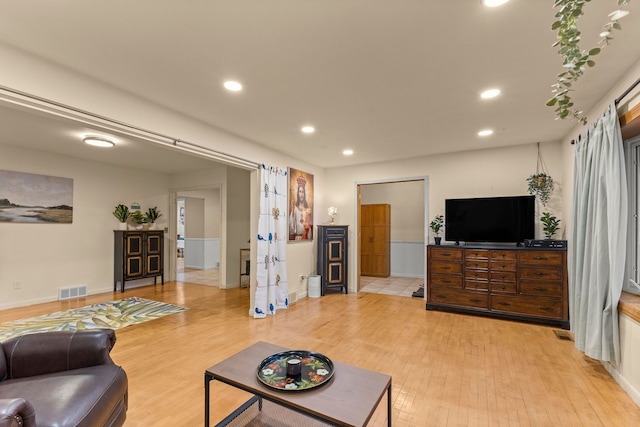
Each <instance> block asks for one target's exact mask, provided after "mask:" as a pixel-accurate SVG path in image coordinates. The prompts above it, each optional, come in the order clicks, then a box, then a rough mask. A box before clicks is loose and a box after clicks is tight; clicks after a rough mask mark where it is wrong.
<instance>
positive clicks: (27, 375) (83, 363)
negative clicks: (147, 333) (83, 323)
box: [0, 329, 128, 427]
mask: <svg viewBox="0 0 640 427" xmlns="http://www.w3.org/2000/svg"><path fill="white" fill-rule="evenodd" d="M115 342H116V335H115V332H114V331H113V330H111V329H92V330H83V331H77V332H71V331H61V332H44V333H37V334H30V335H23V336H21V337H16V338H12V339H10V340H7V341H4V342H2V343H0V347H1V349H0V350H1V351H0V427H30V426H38V427H71V426H74V427H75V426H82V427H89V426H91V427H94V426H105V427H106V426H122V425H123V424H124V421H125V418H126V412H127V397H128V395H127V390H128V382H127V375H126V374H125V372H124V370H123V369H122V368H121V367H119V366H116V365H115V364H114V363H113V360H112V359H111V356H110V355H109V352H110V351H111V349H112V348H113V346H114V344H115Z"/></svg>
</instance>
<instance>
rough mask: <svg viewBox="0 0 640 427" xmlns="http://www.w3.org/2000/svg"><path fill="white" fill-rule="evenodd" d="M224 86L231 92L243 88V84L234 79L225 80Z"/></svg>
mask: <svg viewBox="0 0 640 427" xmlns="http://www.w3.org/2000/svg"><path fill="white" fill-rule="evenodd" d="M224 88H225V89H227V90H228V91H231V92H240V91H241V90H242V84H241V83H240V82H236V81H234V80H227V81H226V82H224Z"/></svg>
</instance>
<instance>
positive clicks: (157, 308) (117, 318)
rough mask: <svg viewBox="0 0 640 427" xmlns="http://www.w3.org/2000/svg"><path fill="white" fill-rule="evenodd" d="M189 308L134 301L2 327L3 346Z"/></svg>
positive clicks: (144, 319)
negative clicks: (40, 334)
mask: <svg viewBox="0 0 640 427" xmlns="http://www.w3.org/2000/svg"><path fill="white" fill-rule="evenodd" d="M185 310H188V308H185V307H180V306H177V305H172V304H166V303H163V302H158V301H151V300H148V299H144V298H138V297H131V298H125V299H121V300H118V301H110V302H104V303H100V304H93V305H88V306H86V307H81V308H74V309H71V310H65V311H58V312H56V313H51V314H46V315H44V316H38V317H31V318H28V319H22V320H14V321H12V322H5V323H0V342H2V341H6V340H8V339H9V338H13V337H17V336H20V335H26V334H33V333H36V332H49V331H76V330H80V329H96V328H110V329H119V328H124V327H125V326H130V325H135V324H137V323H142V322H147V321H149V320H153V319H158V318H160V317H164V316H168V315H170V314H175V313H179V312H181V311H185Z"/></svg>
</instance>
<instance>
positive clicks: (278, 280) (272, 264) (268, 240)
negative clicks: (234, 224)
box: [253, 165, 289, 318]
mask: <svg viewBox="0 0 640 427" xmlns="http://www.w3.org/2000/svg"><path fill="white" fill-rule="evenodd" d="M257 246H258V250H257V252H258V253H257V260H256V282H257V284H256V288H255V290H256V294H255V299H254V301H255V307H254V310H253V317H255V318H264V317H266V316H267V314H276V311H277V309H278V308H288V307H289V285H288V282H287V169H286V168H278V167H275V166H269V165H262V166H261V179H260V219H259V220H258V244H257Z"/></svg>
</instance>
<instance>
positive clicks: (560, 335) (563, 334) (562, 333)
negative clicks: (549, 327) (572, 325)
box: [553, 331, 573, 341]
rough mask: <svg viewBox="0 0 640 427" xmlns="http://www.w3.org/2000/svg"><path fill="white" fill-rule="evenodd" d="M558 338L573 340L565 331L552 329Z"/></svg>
mask: <svg viewBox="0 0 640 427" xmlns="http://www.w3.org/2000/svg"><path fill="white" fill-rule="evenodd" d="M553 332H554V333H555V334H556V337H557V338H558V339H559V340H564V341H573V337H572V336H571V334H570V333H569V332H567V331H553Z"/></svg>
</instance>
